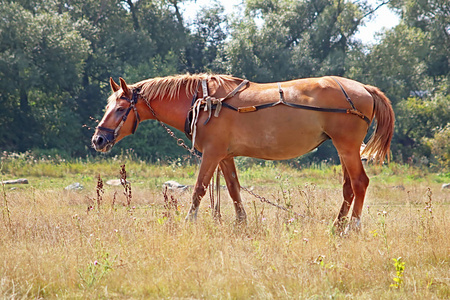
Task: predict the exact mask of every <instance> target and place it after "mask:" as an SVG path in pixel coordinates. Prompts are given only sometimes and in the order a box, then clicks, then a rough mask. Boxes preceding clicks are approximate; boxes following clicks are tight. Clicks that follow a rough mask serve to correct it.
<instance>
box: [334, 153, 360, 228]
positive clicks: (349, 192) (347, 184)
mask: <svg viewBox="0 0 450 300" xmlns="http://www.w3.org/2000/svg"><path fill="white" fill-rule="evenodd" d="M341 165H342V172H343V173H344V183H343V191H342V194H343V196H344V201H343V202H342V206H341V210H340V211H339V214H338V216H337V218H336V220H335V221H334V224H333V226H334V227H335V228H337V229H339V230H342V228H343V226H344V225H345V223H347V222H346V218H347V214H348V211H349V209H350V206H351V205H352V202H353V198H354V197H355V195H354V194H353V188H352V183H351V180H350V176H349V175H348V171H347V168H346V167H345V164H344V162H343V161H341Z"/></svg>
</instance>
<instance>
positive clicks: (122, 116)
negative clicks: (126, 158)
mask: <svg viewBox="0 0 450 300" xmlns="http://www.w3.org/2000/svg"><path fill="white" fill-rule="evenodd" d="M110 84H111V88H112V90H113V94H112V95H111V96H110V97H109V99H108V105H107V106H106V112H105V115H104V116H103V118H102V120H101V121H100V123H99V124H98V126H97V128H96V129H95V133H94V136H93V137H92V146H93V147H94V149H95V150H97V151H100V152H108V151H109V150H111V148H112V147H113V146H114V144H115V143H117V142H118V141H120V140H121V139H123V138H124V137H125V136H127V135H129V134H132V133H134V132H135V131H136V128H137V125H138V124H139V121H140V118H139V113H138V110H137V107H136V106H137V102H138V98H139V90H137V89H130V88H129V87H128V86H127V84H126V82H125V80H123V79H122V78H120V86H119V85H118V84H117V83H115V82H114V80H113V79H112V78H110ZM130 112H132V113H131V114H130Z"/></svg>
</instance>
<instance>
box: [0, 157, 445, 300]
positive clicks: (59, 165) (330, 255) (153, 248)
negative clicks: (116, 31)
mask: <svg viewBox="0 0 450 300" xmlns="http://www.w3.org/2000/svg"><path fill="white" fill-rule="evenodd" d="M124 162H126V171H127V178H128V179H129V181H130V182H131V197H130V196H129V197H128V198H127V197H125V195H124V188H123V187H122V186H108V185H106V184H105V185H104V186H103V189H100V186H99V180H98V175H100V176H101V178H102V182H106V180H108V179H117V178H119V177H120V175H119V173H120V170H121V165H122V164H123V163H124ZM238 165H241V167H240V168H239V169H240V173H239V175H240V179H241V183H242V185H243V186H246V187H248V188H250V189H253V191H255V192H256V193H258V194H260V195H263V196H264V197H266V198H267V199H269V200H271V201H273V202H277V203H279V204H282V205H284V206H290V207H292V211H291V212H289V213H287V212H284V211H281V210H279V209H277V208H275V207H273V206H270V205H267V204H264V203H261V202H260V201H259V200H258V199H256V198H254V197H252V196H251V195H249V194H247V193H245V192H242V195H243V197H244V205H245V208H246V210H247V214H248V222H247V225H238V224H235V222H234V208H233V206H232V204H231V201H230V199H229V198H228V194H227V192H226V191H225V190H222V215H223V219H222V222H221V223H219V222H218V221H214V220H213V219H212V217H211V209H210V200H209V198H208V196H206V197H205V198H204V199H203V201H202V205H201V207H200V212H199V218H198V221H197V222H195V223H189V222H188V223H186V222H185V221H184V216H185V215H186V213H187V210H188V208H189V205H190V193H191V188H188V189H187V191H185V192H172V191H169V192H167V194H165V192H164V190H163V188H162V184H163V183H164V182H165V181H167V180H176V181H178V182H180V183H182V184H186V185H192V184H194V182H195V175H196V172H197V166H196V165H185V166H182V165H181V164H180V162H177V161H175V162H173V163H172V164H169V165H164V166H162V165H148V164H146V163H144V162H140V161H136V160H131V161H129V160H126V159H125V158H112V159H108V160H106V159H105V160H97V161H88V160H79V161H72V162H66V161H64V160H61V159H59V160H58V159H50V158H48V159H34V158H32V157H27V156H26V155H22V156H15V157H13V156H9V157H3V159H2V179H3V180H7V179H15V178H20V177H25V178H27V179H28V180H29V182H30V184H28V185H3V186H1V188H2V191H1V194H2V195H1V196H0V201H1V204H0V208H1V209H2V219H1V220H0V296H1V298H3V299H29V298H45V299H53V298H64V299H65V298H68V299H77V298H81V299H86V298H88V299H93V298H104V299H130V298H131V299H133V298H136V299H152V298H169V299H173V298H175V299H178V298H183V299H249V298H253V299H330V298H331V299H344V298H354V299H449V298H450V234H449V228H450V190H448V189H447V190H441V186H442V184H443V183H448V182H450V174H449V173H440V174H439V173H430V172H428V171H426V170H423V169H416V168H411V167H408V166H403V165H396V164H391V165H390V166H389V167H375V166H369V167H368V168H367V172H368V175H369V177H370V178H371V184H370V186H369V190H368V195H367V198H366V202H365V205H364V211H363V219H362V222H363V227H362V230H361V232H360V233H355V232H352V233H351V234H350V235H348V236H344V237H342V236H339V235H336V234H334V233H333V230H332V228H331V227H330V224H331V222H332V221H333V220H334V218H335V216H336V214H337V211H338V209H339V207H340V205H341V202H342V197H341V193H342V191H341V180H342V178H341V169H340V167H339V166H326V165H318V166H314V167H311V168H307V169H302V170H298V169H294V168H291V167H289V166H287V165H283V164H276V163H270V162H269V163H266V164H265V165H264V166H261V165H259V164H253V165H248V164H243V163H242V161H239V163H238ZM74 182H79V183H80V184H81V185H83V187H84V188H83V189H82V190H79V191H67V190H65V189H64V187H66V186H68V185H69V184H71V183H74ZM222 184H224V182H223V181H222ZM164 195H166V197H165V196H164ZM127 202H129V205H128V203H127ZM296 213H299V214H301V216H298V215H296Z"/></svg>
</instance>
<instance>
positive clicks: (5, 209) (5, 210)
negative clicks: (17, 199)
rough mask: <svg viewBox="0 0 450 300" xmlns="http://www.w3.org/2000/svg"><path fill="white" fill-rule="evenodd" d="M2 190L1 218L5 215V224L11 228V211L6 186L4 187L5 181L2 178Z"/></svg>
mask: <svg viewBox="0 0 450 300" xmlns="http://www.w3.org/2000/svg"><path fill="white" fill-rule="evenodd" d="M2 192H3V203H4V206H3V220H5V215H6V220H7V222H5V223H6V226H7V227H8V229H9V230H11V229H12V226H11V211H10V210H9V206H8V197H7V195H6V187H5V183H4V182H3V180H2Z"/></svg>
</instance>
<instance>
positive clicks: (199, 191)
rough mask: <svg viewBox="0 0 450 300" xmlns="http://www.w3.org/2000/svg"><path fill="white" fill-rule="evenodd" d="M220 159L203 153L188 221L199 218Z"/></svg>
mask: <svg viewBox="0 0 450 300" xmlns="http://www.w3.org/2000/svg"><path fill="white" fill-rule="evenodd" d="M219 161H220V158H218V157H211V156H208V155H205V153H203V157H202V163H201V164H200V170H199V173H198V177H197V182H196V183H195V186H194V194H193V195H192V205H191V208H190V209H189V212H188V215H187V216H186V220H191V221H192V220H195V219H196V218H197V213H198V208H199V206H200V201H201V200H202V198H203V196H204V195H205V194H206V189H207V187H208V185H209V182H210V181H211V177H212V176H213V174H214V171H215V170H216V168H217V165H218V164H219Z"/></svg>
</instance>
